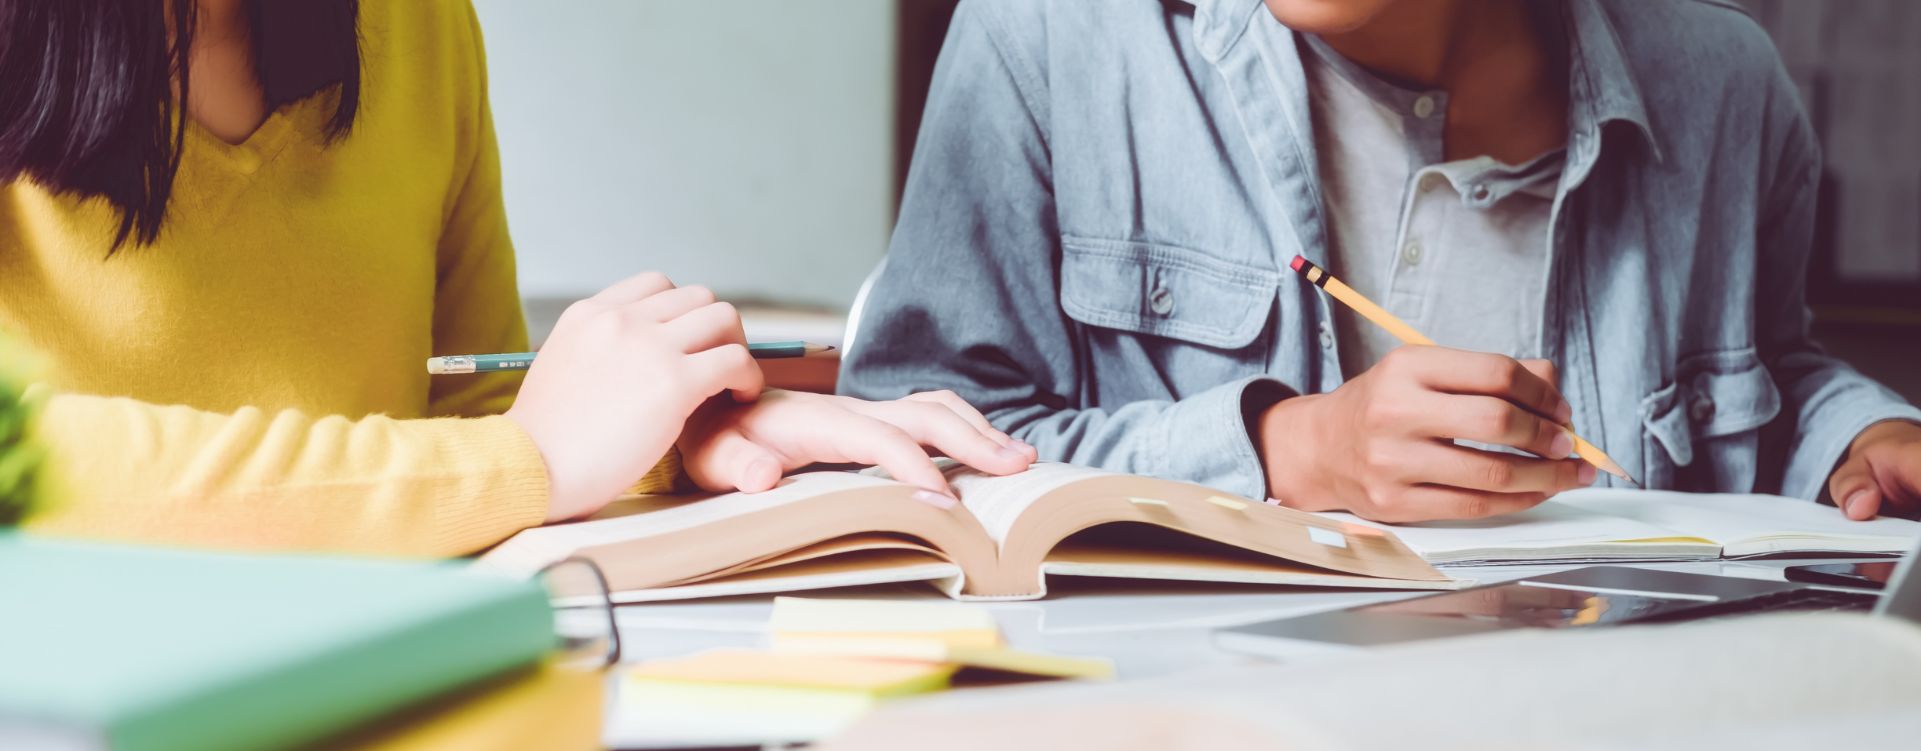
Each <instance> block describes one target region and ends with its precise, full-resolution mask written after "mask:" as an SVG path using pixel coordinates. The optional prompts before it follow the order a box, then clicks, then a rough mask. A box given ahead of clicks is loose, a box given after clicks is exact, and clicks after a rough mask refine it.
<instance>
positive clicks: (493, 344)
mask: <svg viewBox="0 0 1921 751" xmlns="http://www.w3.org/2000/svg"><path fill="white" fill-rule="evenodd" d="M467 13H468V23H467V28H466V29H465V32H466V34H467V35H470V38H471V40H472V43H471V45H468V46H469V47H470V48H471V53H470V54H471V56H472V57H471V58H470V59H469V60H468V61H466V62H468V63H469V64H467V65H462V66H458V68H459V69H460V70H463V71H471V73H469V74H467V75H466V79H467V80H462V81H459V82H458V87H457V88H458V90H459V91H460V92H461V95H462V100H461V101H462V102H463V104H461V105H460V106H459V107H458V110H459V112H460V116H459V120H458V123H457V125H456V132H457V133H458V137H457V139H456V144H457V149H458V151H459V153H460V154H461V155H462V157H461V159H460V161H459V162H457V166H456V171H455V173H454V175H453V179H452V180H451V181H450V182H449V183H448V188H447V198H446V204H445V208H444V212H445V218H444V219H443V221H442V225H441V234H440V240H439V242H438V243H437V247H436V248H435V253H436V262H435V280H434V281H435V284H434V322H433V337H434V344H433V349H434V354H435V355H469V354H482V353H492V352H525V351H527V349H528V344H527V322H526V318H525V317H524V315H523V314H522V313H521V309H520V289H519V286H518V284H517V283H516V281H515V271H514V247H513V240H512V238H510V237H509V236H508V234H507V206H506V202H505V200H504V199H503V198H502V196H501V174H500V150H499V147H498V146H497V145H496V143H495V140H494V120H493V113H492V111H491V109H490V107H489V105H488V100H487V74H486V53H485V51H484V50H483V49H482V46H481V41H480V27H479V24H478V22H477V21H475V20H474V19H473V17H472V13H473V10H472V8H471V7H469V8H468V9H467ZM520 383H521V374H520V373H517V372H511V371H509V372H495V373H477V374H473V375H464V376H458V377H442V378H436V379H434V382H433V385H432V387H431V390H430V392H429V394H428V405H427V414H430V415H437V416H461V417H473V416H479V415H494V414H499V413H501V412H505V411H506V410H507V408H508V407H511V406H513V403H514V394H515V393H516V392H518V391H519V389H520Z"/></svg>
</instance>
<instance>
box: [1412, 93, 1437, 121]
mask: <svg viewBox="0 0 1921 751" xmlns="http://www.w3.org/2000/svg"><path fill="white" fill-rule="evenodd" d="M1432 114H1434V97H1431V96H1425V95H1423V96H1422V97H1421V98H1419V99H1416V100H1414V116H1415V117H1418V118H1421V119H1423V120H1425V119H1427V116H1428V115H1432Z"/></svg>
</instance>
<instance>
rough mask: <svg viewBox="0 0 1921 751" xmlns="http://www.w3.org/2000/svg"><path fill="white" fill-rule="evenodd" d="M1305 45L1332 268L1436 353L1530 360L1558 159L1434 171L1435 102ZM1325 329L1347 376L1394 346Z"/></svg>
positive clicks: (1443, 105) (1360, 322)
mask: <svg viewBox="0 0 1921 751" xmlns="http://www.w3.org/2000/svg"><path fill="white" fill-rule="evenodd" d="M1305 36H1306V38H1307V44H1306V45H1304V48H1305V51H1304V52H1303V54H1302V58H1303V60H1302V62H1303V63H1304V64H1305V67H1306V69H1307V80H1308V89H1309V97H1310V98H1309V102H1310V108H1309V109H1310V110H1311V112H1312V113H1313V118H1314V133H1315V138H1316V142H1315V151H1316V153H1317V155H1318V157H1317V159H1318V162H1319V165H1318V166H1319V169H1320V174H1321V181H1322V186H1323V191H1322V196H1323V200H1324V201H1325V202H1326V206H1327V216H1328V229H1329V236H1330V237H1329V239H1330V241H1331V243H1330V244H1331V251H1332V252H1331V254H1330V255H1331V260H1332V263H1333V268H1332V269H1331V271H1332V272H1333V273H1334V275H1335V276H1338V277H1340V278H1341V280H1342V281H1344V282H1346V283H1347V284H1348V285H1349V286H1351V287H1353V288H1354V289H1356V290H1358V291H1360V293H1361V294H1364V295H1367V296H1368V297H1369V298H1370V299H1372V300H1374V302H1376V303H1378V304H1380V306H1381V307H1383V308H1386V309H1388V311H1390V312H1392V313H1394V315H1396V316H1399V317H1400V318H1401V319H1402V320H1404V321H1407V322H1408V324H1409V325H1411V326H1413V327H1414V328H1415V329H1416V330H1418V331H1420V332H1421V333H1423V334H1426V335H1427V336H1428V338H1430V339H1433V340H1434V341H1435V342H1436V343H1438V344H1441V345H1443V346H1448V347H1455V348H1458V349H1468V350H1475V351H1479V352H1496V353H1499V354H1503V355H1508V356H1510V357H1540V356H1541V354H1542V353H1543V351H1544V342H1543V340H1542V306H1543V305H1545V304H1546V299H1547V274H1548V260H1549V257H1550V255H1549V254H1550V252H1551V247H1552V246H1551V243H1550V242H1549V238H1548V218H1549V215H1550V212H1551V209H1552V208H1553V203H1554V190H1555V185H1556V183H1557V182H1558V181H1559V180H1560V177H1561V166H1562V163H1563V161H1564V160H1563V151H1562V150H1559V149H1556V150H1554V151H1552V152H1549V153H1546V154H1542V155H1540V156H1538V157H1536V158H1534V159H1533V160H1530V161H1529V162H1527V163H1526V164H1522V165H1509V164H1503V163H1501V162H1499V161H1497V160H1495V159H1493V158H1491V157H1486V156H1482V157H1475V158H1472V159H1461V160H1455V161H1451V162H1446V161H1442V160H1443V156H1442V153H1443V152H1442V131H1443V128H1444V127H1445V123H1446V121H1447V93H1446V92H1444V91H1413V90H1409V89H1404V88H1401V87H1399V86H1396V85H1394V84H1392V83H1389V82H1387V81H1384V80H1382V79H1380V78H1379V77H1377V76H1375V75H1373V74H1371V73H1369V72H1368V71H1367V70H1365V69H1363V68H1361V67H1360V66H1359V65H1356V64H1354V63H1353V62H1351V61H1349V60H1347V59H1346V58H1343V57H1341V55H1340V53H1338V52H1335V51H1334V50H1333V49H1332V48H1330V47H1328V46H1327V44H1326V43H1325V42H1323V41H1321V40H1320V39H1318V38H1316V37H1313V36H1312V35H1305ZM1334 324H1335V325H1334V328H1335V332H1336V337H1337V339H1338V342H1339V344H1340V355H1341V369H1342V371H1344V372H1345V373H1346V375H1347V376H1348V377H1350V378H1351V377H1353V376H1355V375H1357V374H1359V373H1360V372H1361V371H1364V370H1366V369H1368V368H1370V367H1372V366H1373V365H1374V363H1376V362H1379V361H1380V359H1381V358H1382V357H1383V356H1385V355H1386V354H1387V353H1388V351H1389V350H1392V349H1394V348H1395V347H1398V346H1400V344H1401V343H1400V341H1399V340H1397V339H1395V338H1394V337H1393V336H1392V335H1391V334H1389V333H1388V332H1387V331H1386V330H1384V329H1382V328H1381V327H1379V326H1376V325H1374V324H1372V323H1369V322H1367V321H1366V320H1364V319H1362V318H1361V317H1360V316H1357V315H1354V314H1353V312H1352V311H1349V310H1347V309H1346V308H1344V307H1337V308H1336V309H1335V311H1334Z"/></svg>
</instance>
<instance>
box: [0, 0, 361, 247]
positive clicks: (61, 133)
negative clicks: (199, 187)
mask: <svg viewBox="0 0 1921 751" xmlns="http://www.w3.org/2000/svg"><path fill="white" fill-rule="evenodd" d="M197 9H198V5H197V3H196V0H0V184H5V183H9V182H13V181H15V180H19V179H21V178H28V179H32V180H33V181H34V182H37V183H39V184H41V185H43V186H45V187H46V188H48V189H49V190H52V191H54V192H57V193H62V194H70V195H78V196H82V197H86V198H95V197H97V198H102V199H105V200H106V201H107V203H108V204H109V205H111V206H113V207H114V209H115V210H116V211H117V212H118V213H119V214H120V229H119V232H118V233H117V234H116V235H115V236H114V241H113V245H112V246H111V247H110V248H109V249H108V253H109V254H111V253H112V252H113V250H114V249H117V248H119V247H120V246H121V245H122V244H123V243H125V242H126V240H127V238H128V237H129V236H131V237H132V238H133V239H134V241H135V242H136V243H138V244H142V245H144V244H148V243H152V242H153V241H154V239H155V238H157V237H159V236H160V226H161V223H162V221H163V220H164V219H165V218H166V213H167V200H168V197H169V196H170V195H171V194H172V192H173V179H174V173H175V172H176V171H178V170H179V167H180V151H181V148H182V144H183V136H184V135H185V133H186V107H185V106H184V104H182V103H183V102H186V101H187V80H188V76H187V68H188V51H189V50H190V49H192V46H193V34H194V17H195V13H196V11H197ZM359 13H360V3H359V0H247V18H248V25H249V27H250V32H251V34H252V41H253V49H254V71H255V74H256V75H257V76H258V77H259V79H260V85H261V88H262V89H264V90H265V92H266V96H267V110H268V111H269V112H272V111H273V110H275V109H278V108H279V107H281V106H283V105H286V104H288V103H291V102H294V101H298V100H300V99H304V98H306V97H308V96H311V95H313V94H315V93H317V92H319V91H321V90H323V89H326V88H328V87H330V86H336V85H337V86H339V87H340V88H339V103H338V104H337V105H336V106H335V107H334V112H333V115H332V117H331V118H329V119H328V121H327V125H326V133H325V136H326V137H327V139H328V140H330V141H331V140H334V139H338V138H340V137H342V136H345V135H346V134H347V132H348V131H349V130H350V129H351V128H352V127H353V123H354V117H355V116H356V115H357V114H358V113H359V111H360V37H359V23H358V20H359ZM169 25H171V26H172V27H173V29H174V34H173V35H172V36H173V39H172V42H171V43H169V41H168V33H167V28H168V26H169ZM176 81H178V83H179V98H178V99H176V98H175V95H174V82H176Z"/></svg>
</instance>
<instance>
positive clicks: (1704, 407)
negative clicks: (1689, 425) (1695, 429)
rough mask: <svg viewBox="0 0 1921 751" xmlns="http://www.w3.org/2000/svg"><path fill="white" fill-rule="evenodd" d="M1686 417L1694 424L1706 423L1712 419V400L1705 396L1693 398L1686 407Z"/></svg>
mask: <svg viewBox="0 0 1921 751" xmlns="http://www.w3.org/2000/svg"><path fill="white" fill-rule="evenodd" d="M1688 417H1689V418H1691V419H1693V420H1694V421H1695V422H1707V421H1708V420H1709V419H1710V418H1712V417H1714V399H1712V398H1710V397H1708V396H1706V395H1701V396H1697V397H1695V398H1694V402H1693V403H1691V404H1689V405H1688Z"/></svg>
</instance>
